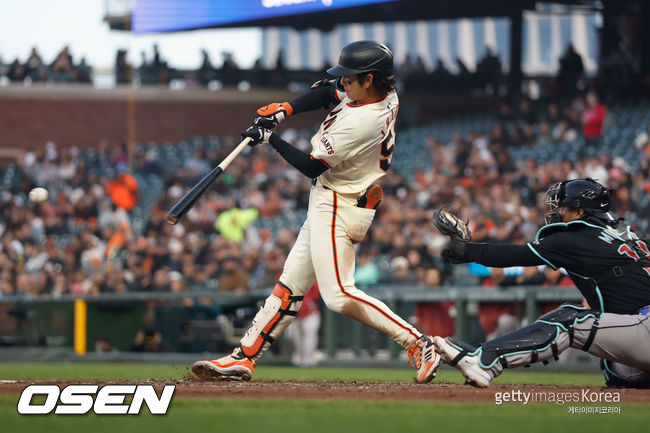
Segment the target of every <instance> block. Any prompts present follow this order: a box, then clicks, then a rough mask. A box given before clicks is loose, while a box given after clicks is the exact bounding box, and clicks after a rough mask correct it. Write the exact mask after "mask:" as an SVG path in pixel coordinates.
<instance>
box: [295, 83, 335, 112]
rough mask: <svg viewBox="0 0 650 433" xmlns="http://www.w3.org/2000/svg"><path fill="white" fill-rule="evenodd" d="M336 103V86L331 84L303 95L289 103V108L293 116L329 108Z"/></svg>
mask: <svg viewBox="0 0 650 433" xmlns="http://www.w3.org/2000/svg"><path fill="white" fill-rule="evenodd" d="M338 102H339V101H338V100H337V99H336V85H335V84H331V85H326V86H321V87H317V88H315V89H312V90H310V91H308V92H306V93H303V94H302V95H300V96H298V97H297V98H296V99H294V100H293V101H291V108H293V114H296V113H303V112H305V111H313V110H318V109H319V108H329V106H330V105H332V104H336V103H338Z"/></svg>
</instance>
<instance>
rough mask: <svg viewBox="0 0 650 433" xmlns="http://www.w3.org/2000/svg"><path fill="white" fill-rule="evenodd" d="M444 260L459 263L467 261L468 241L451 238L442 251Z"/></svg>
mask: <svg viewBox="0 0 650 433" xmlns="http://www.w3.org/2000/svg"><path fill="white" fill-rule="evenodd" d="M440 255H441V256H442V260H444V262H445V263H451V264H458V263H467V262H469V260H468V259H467V246H466V242H464V241H462V240H460V239H455V238H451V240H450V241H449V243H448V244H447V245H445V247H444V248H443V249H442V251H441V252H440Z"/></svg>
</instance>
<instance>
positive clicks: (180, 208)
mask: <svg viewBox="0 0 650 433" xmlns="http://www.w3.org/2000/svg"><path fill="white" fill-rule="evenodd" d="M221 173H223V169H222V168H221V167H219V166H217V167H215V168H213V169H212V171H210V173H208V174H206V175H205V176H204V177H203V178H202V179H201V180H200V181H199V182H198V183H197V184H196V185H194V187H193V188H192V189H191V190H189V191H188V192H187V193H186V194H185V195H184V196H183V197H182V198H181V199H180V200H178V202H177V203H176V204H175V205H174V206H173V207H172V208H171V209H170V210H169V212H167V218H166V219H167V222H168V223H169V224H172V225H174V224H176V223H178V222H179V221H180V220H181V218H183V216H184V215H185V214H186V213H187V212H188V211H189V210H190V209H192V206H194V203H196V201H197V200H198V199H199V198H200V197H201V196H202V195H203V193H204V192H205V191H206V190H207V189H208V188H209V187H210V185H212V183H213V182H214V181H215V180H216V179H217V178H218V177H219V175H220V174H221Z"/></svg>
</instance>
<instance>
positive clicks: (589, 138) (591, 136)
mask: <svg viewBox="0 0 650 433" xmlns="http://www.w3.org/2000/svg"><path fill="white" fill-rule="evenodd" d="M586 100H587V108H586V109H585V111H584V112H583V113H582V132H583V134H584V136H585V144H586V145H587V146H598V145H599V144H600V137H601V135H602V133H603V122H604V121H605V108H604V107H603V106H602V105H601V104H600V102H598V98H597V97H596V95H595V94H594V93H587V98H586Z"/></svg>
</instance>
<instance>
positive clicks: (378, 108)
mask: <svg viewBox="0 0 650 433" xmlns="http://www.w3.org/2000/svg"><path fill="white" fill-rule="evenodd" d="M340 95H341V96H343V95H345V94H343V93H340ZM398 109H399V100H398V98H397V94H396V93H395V92H391V93H389V94H388V95H386V96H385V97H384V98H382V99H379V100H377V101H373V102H370V103H367V104H362V105H355V104H353V103H352V101H351V100H350V99H349V98H348V97H347V96H345V97H344V98H343V100H342V101H341V103H339V105H337V106H336V107H335V108H334V109H333V110H332V111H331V112H330V113H329V114H328V115H327V117H326V118H325V121H324V122H323V123H322V124H321V126H320V129H319V130H318V133H317V134H316V135H314V137H312V139H311V144H312V152H311V157H312V158H314V159H319V160H321V161H322V162H323V163H324V164H325V165H327V167H329V170H327V171H325V173H323V174H322V175H320V176H319V177H318V180H319V181H320V182H321V183H322V184H323V185H325V186H326V187H328V188H330V189H332V190H334V191H337V192H339V193H343V194H359V193H361V192H363V191H365V190H366V189H367V188H368V187H369V186H370V185H371V184H372V183H373V182H374V181H376V180H377V179H379V178H380V177H381V176H383V175H384V174H386V172H387V171H388V167H389V166H390V161H391V158H392V156H393V149H394V145H395V121H396V120H397V111H398Z"/></svg>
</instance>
